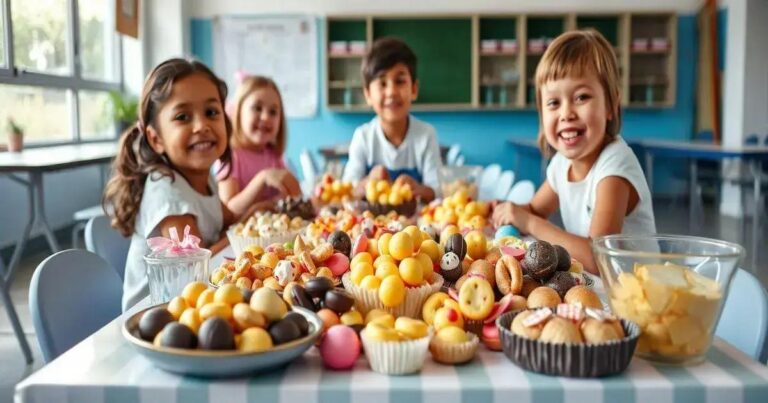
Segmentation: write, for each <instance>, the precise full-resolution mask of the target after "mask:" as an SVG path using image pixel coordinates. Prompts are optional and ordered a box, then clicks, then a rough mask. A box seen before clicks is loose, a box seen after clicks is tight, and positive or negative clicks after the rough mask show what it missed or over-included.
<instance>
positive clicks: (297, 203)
mask: <svg viewBox="0 0 768 403" xmlns="http://www.w3.org/2000/svg"><path fill="white" fill-rule="evenodd" d="M275 208H276V209H277V212H278V213H283V214H285V215H287V216H288V217H291V218H295V217H301V218H303V219H305V220H311V219H313V218H314V217H315V209H314V207H312V202H310V201H309V200H302V199H301V198H298V197H286V198H284V199H280V200H278V201H277V205H276V207H275Z"/></svg>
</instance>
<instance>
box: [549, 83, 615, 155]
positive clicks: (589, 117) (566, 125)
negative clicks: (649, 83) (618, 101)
mask: <svg viewBox="0 0 768 403" xmlns="http://www.w3.org/2000/svg"><path fill="white" fill-rule="evenodd" d="M611 119H612V116H611V114H610V113H609V111H608V107H607V103H606V99H605V92H604V91H603V88H602V86H601V85H600V81H599V80H598V79H597V77H595V76H594V74H590V75H587V76H585V77H580V78H575V77H566V78H563V79H559V80H550V81H547V82H546V83H544V85H542V86H541V124H542V129H543V131H544V136H545V138H546V140H547V143H549V145H550V146H552V147H554V148H555V149H556V150H557V151H558V152H559V153H560V154H562V155H563V156H564V157H566V158H568V159H570V160H583V159H586V160H590V158H591V157H595V156H596V155H598V154H599V153H600V151H601V150H602V145H603V144H604V142H605V136H606V133H605V130H606V123H607V122H608V121H609V120H611Z"/></svg>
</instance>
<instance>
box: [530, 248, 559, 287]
mask: <svg viewBox="0 0 768 403" xmlns="http://www.w3.org/2000/svg"><path fill="white" fill-rule="evenodd" d="M555 267H557V252H555V248H554V247H553V246H552V244H550V243H549V242H547V241H535V242H533V243H531V245H530V246H528V250H527V251H526V252H525V258H523V269H524V270H525V271H526V274H529V275H530V276H531V277H533V278H534V279H536V280H539V281H545V280H547V279H549V278H550V277H551V276H552V274H553V273H554V272H555Z"/></svg>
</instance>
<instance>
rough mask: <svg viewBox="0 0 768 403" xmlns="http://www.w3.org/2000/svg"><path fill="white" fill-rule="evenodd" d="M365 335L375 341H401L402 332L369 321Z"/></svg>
mask: <svg viewBox="0 0 768 403" xmlns="http://www.w3.org/2000/svg"><path fill="white" fill-rule="evenodd" d="M364 331H365V337H367V338H369V339H371V340H375V341H400V334H399V333H398V332H397V330H395V329H394V328H391V327H386V326H382V325H380V324H378V323H375V322H374V323H369V324H368V325H367V326H366V327H365V330H364Z"/></svg>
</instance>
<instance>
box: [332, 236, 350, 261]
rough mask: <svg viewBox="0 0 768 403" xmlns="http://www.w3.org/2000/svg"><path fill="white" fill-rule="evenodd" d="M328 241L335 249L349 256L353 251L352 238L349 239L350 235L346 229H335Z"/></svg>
mask: <svg viewBox="0 0 768 403" xmlns="http://www.w3.org/2000/svg"><path fill="white" fill-rule="evenodd" d="M328 243H330V244H331V246H333V249H334V250H335V251H337V252H340V253H342V254H344V255H346V256H347V257H349V253H350V252H351V251H352V240H351V239H349V235H347V233H346V232H344V231H338V230H337V231H333V232H332V233H331V235H329V236H328Z"/></svg>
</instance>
